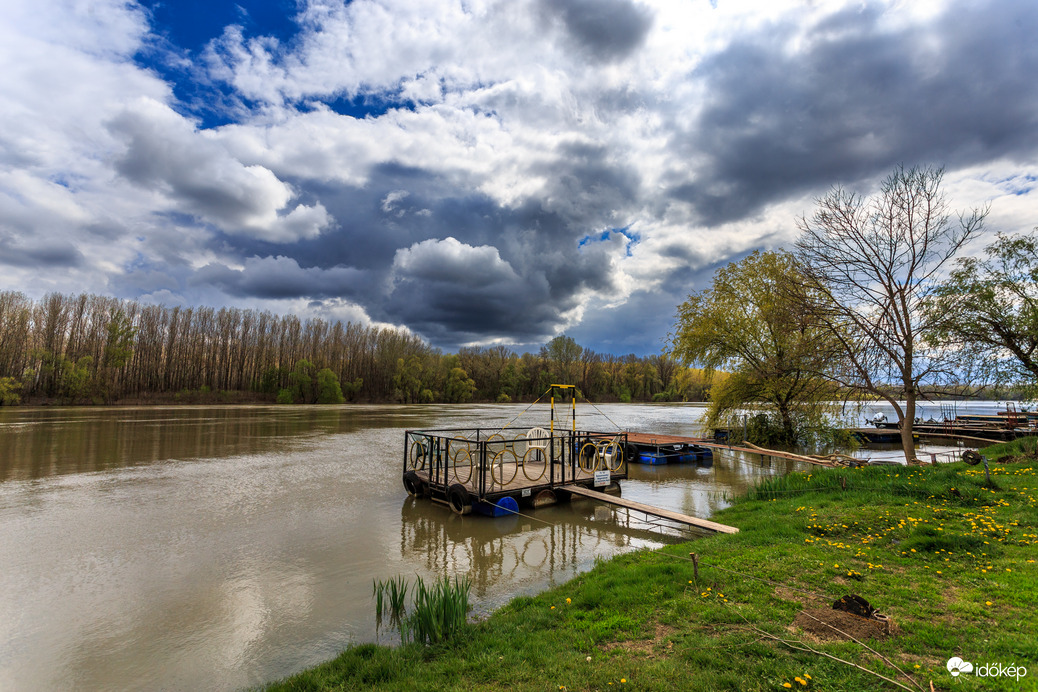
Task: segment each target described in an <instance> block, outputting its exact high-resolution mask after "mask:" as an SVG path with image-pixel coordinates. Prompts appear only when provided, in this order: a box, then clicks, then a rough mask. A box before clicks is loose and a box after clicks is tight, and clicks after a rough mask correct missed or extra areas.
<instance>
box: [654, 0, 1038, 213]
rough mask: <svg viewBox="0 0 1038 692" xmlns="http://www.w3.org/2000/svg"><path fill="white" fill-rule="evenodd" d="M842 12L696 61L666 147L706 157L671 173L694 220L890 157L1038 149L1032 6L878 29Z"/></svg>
mask: <svg viewBox="0 0 1038 692" xmlns="http://www.w3.org/2000/svg"><path fill="white" fill-rule="evenodd" d="M880 19H881V13H880V12H879V11H878V10H877V9H875V8H874V7H871V6H870V7H867V8H866V9H864V10H861V11H857V10H846V11H843V12H840V13H837V14H835V15H833V16H831V17H829V18H828V19H827V20H826V21H824V22H822V23H819V24H817V25H816V26H814V27H813V29H812V30H809V31H808V32H807V33H806V34H804V35H803V36H802V37H801V38H800V42H801V43H803V44H804V48H803V49H802V50H799V51H791V50H789V47H788V46H787V44H786V41H787V39H788V38H789V37H790V36H793V35H797V34H798V29H797V27H795V26H793V25H785V26H783V25H779V26H768V27H765V28H763V29H762V30H761V31H760V33H758V34H756V35H746V36H742V37H740V38H739V39H737V40H736V41H734V42H733V43H732V44H731V45H730V46H729V47H728V48H727V49H726V50H724V51H723V52H721V53H719V54H718V55H716V56H714V57H712V58H710V59H709V60H707V61H705V62H704V63H703V64H702V65H701V66H700V67H699V68H698V70H697V74H698V75H699V76H701V77H702V78H703V79H704V80H705V84H706V86H707V89H706V92H707V93H708V94H709V95H710V96H709V99H710V100H709V102H708V103H707V105H706V106H705V108H704V109H703V111H702V113H701V115H700V117H699V121H698V123H697V124H696V125H695V128H694V131H693V134H686V135H679V136H676V137H675V138H674V140H675V141H674V143H675V146H676V147H677V148H684V150H685V151H688V152H689V153H690V154H695V155H697V156H699V157H705V164H704V165H701V166H699V167H698V169H697V170H696V172H695V180H693V181H691V182H679V181H674V187H673V189H672V195H673V197H675V198H677V199H681V200H684V201H687V202H689V203H691V204H692V205H693V206H694V208H695V210H696V212H697V213H698V215H699V216H700V218H701V221H702V222H703V223H705V224H714V223H721V222H725V221H730V220H733V219H738V218H743V217H746V216H748V215H752V214H753V213H755V212H757V211H759V210H760V209H761V208H762V207H763V206H765V205H767V204H768V203H770V202H773V201H776V200H780V199H782V198H784V197H786V196H788V195H792V194H798V193H803V192H805V191H808V190H814V189H819V188H822V189H824V188H825V187H827V186H828V185H831V184H834V183H851V182H854V181H857V180H861V179H864V178H867V177H874V176H877V175H882V174H883V173H884V172H886V171H888V170H889V169H890V168H891V167H892V166H894V165H896V164H898V163H901V162H907V163H917V162H919V163H927V162H932V163H937V164H948V165H951V166H967V165H972V164H976V163H982V162H985V161H990V160H993V159H997V158H1000V157H1009V158H1017V159H1019V160H1032V159H1033V156H1034V152H1035V149H1036V147H1038V80H1036V79H1035V78H1034V75H1035V74H1038V42H1036V41H1035V40H1034V37H1035V36H1036V35H1038V4H1035V3H1007V4H1001V5H998V6H997V7H992V6H990V5H986V4H978V3H959V4H957V5H954V6H950V7H949V8H947V10H946V12H945V13H944V14H943V15H942V16H941V17H939V18H938V19H937V20H935V22H934V23H933V24H932V25H929V26H918V25H917V26H910V27H905V28H901V29H899V30H891V29H889V28H885V27H883V26H882V24H881V22H880Z"/></svg>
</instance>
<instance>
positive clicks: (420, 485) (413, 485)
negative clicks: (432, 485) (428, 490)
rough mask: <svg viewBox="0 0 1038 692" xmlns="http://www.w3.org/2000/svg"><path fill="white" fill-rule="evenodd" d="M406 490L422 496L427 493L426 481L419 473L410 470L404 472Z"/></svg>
mask: <svg viewBox="0 0 1038 692" xmlns="http://www.w3.org/2000/svg"><path fill="white" fill-rule="evenodd" d="M404 490H406V491H407V494H408V495H414V496H415V497H421V496H422V495H424V494H425V483H424V482H423V481H422V479H421V478H419V477H418V474H417V473H415V472H414V471H408V472H407V473H405V474H404Z"/></svg>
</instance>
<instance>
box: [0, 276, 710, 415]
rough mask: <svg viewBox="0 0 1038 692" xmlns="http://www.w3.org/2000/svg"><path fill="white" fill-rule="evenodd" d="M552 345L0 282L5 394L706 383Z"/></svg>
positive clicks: (202, 394) (183, 394) (298, 395)
mask: <svg viewBox="0 0 1038 692" xmlns="http://www.w3.org/2000/svg"><path fill="white" fill-rule="evenodd" d="M554 346H565V348H558V349H556V348H554ZM554 346H553V348H550V349H548V348H546V349H545V350H544V353H543V354H541V355H533V354H529V353H525V354H523V355H521V356H520V355H517V354H516V353H514V352H513V351H510V350H508V349H507V348H505V347H503V346H493V347H472V348H464V349H461V351H460V352H459V353H458V354H443V353H441V352H439V351H438V350H435V349H433V348H431V347H430V346H429V345H428V344H426V343H425V342H424V341H423V340H422V339H421V338H420V337H417V336H415V335H413V334H410V333H408V332H405V331H402V330H396V329H387V328H382V327H368V326H363V325H358V324H354V323H345V324H343V323H342V322H334V323H329V322H328V321H326V320H322V319H318V318H312V319H308V320H300V319H299V318H298V317H296V316H295V315H284V316H279V315H275V314H272V313H271V312H268V311H258V310H241V309H238V308H233V307H225V308H220V309H214V308H211V307H179V306H177V307H167V306H161V305H141V304H139V303H136V302H134V301H123V300H118V299H116V298H111V297H105V296H96V295H88V294H82V295H76V296H69V295H60V294H56V293H55V294H49V295H47V296H44V297H43V298H42V299H41V300H38V301H33V300H30V299H28V298H26V297H25V296H24V295H22V294H20V293H16V292H0V405H2V404H13V403H17V402H18V401H19V400H20V401H23V402H34V401H46V402H53V403H66V404H74V403H108V402H114V401H120V400H121V401H125V400H128V399H129V400H134V401H148V400H158V401H182V402H185V403H190V402H220V401H242V400H253V401H274V400H275V399H276V400H278V401H286V402H296V403H313V402H317V403H337V402H341V401H343V400H346V401H379V402H382V401H404V402H428V401H447V402H461V401H469V400H472V399H475V400H479V401H512V400H524V399H525V400H533V399H535V398H537V396H539V395H540V394H542V393H543V392H544V390H545V388H546V387H547V385H548V384H551V382H552V381H553V380H554V379H555V378H557V377H562V378H566V379H567V381H569V382H573V383H574V384H577V385H578V386H580V387H581V388H582V389H581V391H582V392H583V393H584V395H585V396H587V397H588V398H589V399H591V400H593V401H609V400H616V399H620V400H632V399H634V400H650V399H653V398H656V399H657V400H659V399H663V400H667V401H680V400H684V399H695V398H702V396H704V394H705V388H704V386H703V382H702V378H701V377H700V376H697V375H694V374H689V373H685V372H684V371H683V369H681V368H677V366H676V364H675V363H674V362H673V361H671V360H670V359H669V358H667V357H653V358H649V359H643V358H637V357H635V356H633V355H631V356H622V357H616V356H602V355H599V354H595V353H594V352H593V351H591V350H590V349H585V348H582V347H581V346H579V345H577V344H576V342H574V341H573V340H572V339H570V338H568V337H559V338H558V339H557V340H556V341H555V343H554ZM556 351H558V352H557V353H556ZM675 368H677V369H676V370H675ZM664 382H665V383H666V384H665V385H664V384H663V383H664Z"/></svg>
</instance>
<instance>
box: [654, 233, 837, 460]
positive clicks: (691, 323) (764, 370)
mask: <svg viewBox="0 0 1038 692" xmlns="http://www.w3.org/2000/svg"><path fill="white" fill-rule="evenodd" d="M800 281H801V278H800V276H799V273H798V270H797V266H796V263H795V261H794V260H793V258H792V257H791V256H790V255H789V254H787V253H778V252H754V253H753V254H752V255H749V256H748V257H746V258H744V259H743V260H741V261H740V262H735V263H732V264H729V265H727V266H724V267H721V268H720V269H718V270H717V271H716V272H715V274H714V277H713V283H712V284H711V286H710V288H708V289H706V290H703V291H700V292H699V293H696V294H694V295H690V296H689V297H688V300H686V301H685V302H684V303H682V304H681V305H680V306H678V316H677V317H678V319H677V324H676V325H675V330H674V333H673V334H672V336H671V351H672V353H673V355H674V356H675V357H676V358H678V359H679V360H681V361H682V362H683V363H684V364H685V365H692V364H698V365H700V366H702V367H704V368H705V369H706V370H707V371H708V372H713V371H717V370H722V371H726V372H728V373H730V376H729V377H727V378H725V379H724V380H723V382H720V383H718V384H715V386H713V387H712V388H711V392H710V398H711V403H710V408H709V412H708V424H709V425H716V424H718V423H719V422H721V421H722V420H724V419H725V418H726V417H729V416H730V414H732V413H734V412H735V411H738V410H740V409H743V408H746V407H747V406H757V407H763V408H765V409H767V410H769V411H771V412H772V413H774V414H775V415H776V416H777V419H778V421H779V423H780V425H781V429H782V437H783V438H784V439H785V441H786V442H789V443H794V442H796V441H797V440H798V438H799V437H800V436H801V432H802V430H803V426H804V423H805V422H813V423H817V422H818V421H819V414H820V412H821V411H822V410H823V408H822V407H823V406H824V402H828V401H830V400H832V399H833V397H834V395H835V391H834V390H835V388H834V387H833V386H832V384H830V382H829V381H828V380H826V379H825V378H823V377H822V376H821V375H820V373H821V372H823V371H824V370H825V369H826V368H827V366H828V364H829V363H830V362H831V359H832V357H833V354H834V343H833V341H832V339H831V338H829V336H828V334H827V333H826V332H825V331H824V330H820V329H819V328H818V327H817V325H815V324H814V323H813V322H812V320H811V318H810V316H809V315H808V314H806V313H804V312H803V311H802V310H801V303H800V302H799V300H797V296H798V293H797V292H796V291H794V290H793V285H795V284H797V283H799V282H800Z"/></svg>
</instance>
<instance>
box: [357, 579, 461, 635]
mask: <svg viewBox="0 0 1038 692" xmlns="http://www.w3.org/2000/svg"><path fill="white" fill-rule="evenodd" d="M471 588H472V584H471V582H470V581H469V579H468V577H460V578H459V577H454V579H453V581H452V580H451V579H450V577H442V578H440V579H437V580H436V581H435V582H433V583H432V584H430V585H426V583H425V581H424V580H423V579H422V578H421V577H417V578H416V579H415V583H414V586H413V587H412V586H411V585H410V584H408V582H407V580H406V579H404V578H403V577H401V576H397V577H394V578H391V579H388V580H386V581H384V582H383V581H380V580H376V581H375V582H374V594H373V597H374V599H375V627H376V629H377V628H379V627H381V626H382V621H383V618H385V617H386V616H388V617H389V622H390V624H392V625H394V626H395V627H397V629H398V630H399V632H400V639H401V641H404V642H406V641H413V642H418V643H421V644H436V643H439V642H441V641H446V640H448V639H450V638H451V637H453V636H454V635H456V634H457V633H458V632H460V631H461V630H462V629H463V628H464V627H465V624H466V621H467V617H468V612H469V607H470V606H469V591H470V590H471ZM408 592H410V593H411V597H412V604H411V613H410V615H408V614H407V594H408Z"/></svg>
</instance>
